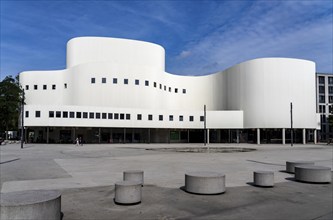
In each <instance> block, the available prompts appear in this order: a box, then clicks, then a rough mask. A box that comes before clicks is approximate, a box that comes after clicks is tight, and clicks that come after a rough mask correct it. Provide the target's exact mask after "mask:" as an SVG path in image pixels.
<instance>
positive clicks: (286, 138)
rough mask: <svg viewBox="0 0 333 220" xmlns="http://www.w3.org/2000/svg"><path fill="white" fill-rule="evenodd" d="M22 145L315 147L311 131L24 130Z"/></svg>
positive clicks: (50, 128) (27, 128)
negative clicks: (275, 145) (119, 144)
mask: <svg viewBox="0 0 333 220" xmlns="http://www.w3.org/2000/svg"><path fill="white" fill-rule="evenodd" d="M24 137H25V141H26V143H68V144H72V143H74V142H75V139H76V138H81V139H82V141H83V143H204V142H205V141H206V143H253V144H266V143H269V144H283V143H291V141H293V143H303V144H305V143H315V142H316V139H317V135H316V132H315V130H313V129H311V130H310V129H293V131H291V130H290V129H258V128H255V129H206V130H204V129H158V128H86V127H82V128H81V127H80V128H73V127H26V128H25V134H24Z"/></svg>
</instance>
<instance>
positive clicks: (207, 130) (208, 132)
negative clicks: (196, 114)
mask: <svg viewBox="0 0 333 220" xmlns="http://www.w3.org/2000/svg"><path fill="white" fill-rule="evenodd" d="M206 138H207V144H209V129H207V137H206Z"/></svg>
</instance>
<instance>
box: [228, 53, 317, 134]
mask: <svg viewBox="0 0 333 220" xmlns="http://www.w3.org/2000/svg"><path fill="white" fill-rule="evenodd" d="M225 73H226V74H227V78H228V80H227V81H228V88H227V89H228V98H227V106H228V109H230V110H243V111H244V127H245V128H254V127H259V128H286V127H290V103H291V102H292V103H293V121H294V127H295V128H313V127H314V125H316V123H317V118H316V96H315V94H316V91H315V88H316V87H315V82H316V81H315V63H314V62H311V61H306V60H299V59H288V58H262V59H255V60H250V61H247V62H244V63H241V64H238V65H236V66H234V67H231V68H230V69H228V70H226V71H225Z"/></svg>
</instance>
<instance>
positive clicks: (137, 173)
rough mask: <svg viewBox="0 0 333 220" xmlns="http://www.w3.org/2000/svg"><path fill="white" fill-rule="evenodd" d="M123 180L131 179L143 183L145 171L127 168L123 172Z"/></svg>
mask: <svg viewBox="0 0 333 220" xmlns="http://www.w3.org/2000/svg"><path fill="white" fill-rule="evenodd" d="M123 180H124V181H126V180H130V181H139V182H140V183H141V185H143V183H144V179H143V171H142V170H126V171H124V173H123Z"/></svg>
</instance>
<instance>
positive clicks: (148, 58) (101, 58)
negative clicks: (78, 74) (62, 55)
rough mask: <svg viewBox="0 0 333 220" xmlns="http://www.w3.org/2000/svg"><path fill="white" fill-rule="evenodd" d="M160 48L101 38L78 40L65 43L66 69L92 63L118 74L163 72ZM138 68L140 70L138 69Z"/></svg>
mask: <svg viewBox="0 0 333 220" xmlns="http://www.w3.org/2000/svg"><path fill="white" fill-rule="evenodd" d="M164 56H165V51H164V48H163V47H161V46H159V45H157V44H153V43H148V42H143V41H137V40H126V39H118V38H104V37H78V38H73V39H71V40H70V41H68V43H67V68H71V67H73V66H76V65H80V64H84V63H93V62H108V63H110V64H112V65H113V66H114V67H115V68H117V70H118V71H124V70H126V68H128V67H130V68H136V70H137V71H138V73H140V72H141V71H143V70H146V69H151V70H155V71H156V70H157V71H164V69H165V63H164V62H165V59H164ZM141 68H142V69H141Z"/></svg>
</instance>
